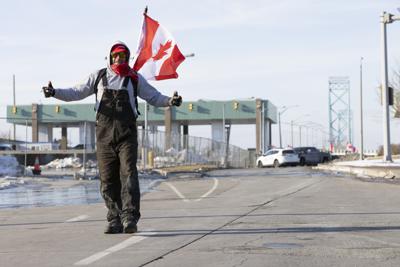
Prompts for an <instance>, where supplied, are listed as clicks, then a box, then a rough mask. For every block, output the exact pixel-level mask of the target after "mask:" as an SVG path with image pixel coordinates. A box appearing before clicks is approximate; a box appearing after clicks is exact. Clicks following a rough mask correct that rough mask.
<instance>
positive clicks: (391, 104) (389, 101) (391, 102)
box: [388, 87, 394, 106]
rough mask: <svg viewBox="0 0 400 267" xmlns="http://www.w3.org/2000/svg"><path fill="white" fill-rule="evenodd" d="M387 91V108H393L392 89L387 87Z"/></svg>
mask: <svg viewBox="0 0 400 267" xmlns="http://www.w3.org/2000/svg"><path fill="white" fill-rule="evenodd" d="M388 90H389V99H388V105H389V106H393V102H394V99H393V88H392V87H388Z"/></svg>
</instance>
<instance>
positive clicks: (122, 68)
mask: <svg viewBox="0 0 400 267" xmlns="http://www.w3.org/2000/svg"><path fill="white" fill-rule="evenodd" d="M111 69H112V70H113V71H114V72H115V73H116V74H118V75H119V76H123V77H125V76H128V75H129V74H130V73H131V67H129V64H128V63H121V64H112V65H111Z"/></svg>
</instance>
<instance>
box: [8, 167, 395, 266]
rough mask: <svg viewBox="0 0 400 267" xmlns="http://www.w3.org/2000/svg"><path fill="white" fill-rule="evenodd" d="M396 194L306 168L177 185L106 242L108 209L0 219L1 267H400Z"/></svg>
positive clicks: (160, 191)
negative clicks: (133, 229) (135, 228)
mask: <svg viewBox="0 0 400 267" xmlns="http://www.w3.org/2000/svg"><path fill="white" fill-rule="evenodd" d="M399 191H400V185H398V184H388V183H370V182H365V181H360V180H357V179H354V178H351V177H346V176H340V177H338V176H332V175H331V174H324V173H320V172H316V171H312V170H311V169H309V168H301V167H295V168H293V167H292V168H290V167H289V168H280V169H270V168H268V169H249V170H221V171H214V172H211V173H209V175H208V176H207V177H203V178H190V177H187V176H186V177H175V178H171V179H168V180H166V181H164V182H162V183H160V184H159V185H158V186H157V187H156V189H155V190H154V191H152V192H150V193H147V194H145V195H144V196H143V199H142V219H141V221H140V223H139V233H137V234H133V235H127V234H118V235H104V234H103V228H104V226H105V221H104V217H105V214H106V210H105V208H104V205H102V204H91V205H79V206H62V207H59V206H58V207H45V208H29V209H24V208H20V209H7V210H0V266H191V267H194V266H308V267H309V266H399V265H400V194H399Z"/></svg>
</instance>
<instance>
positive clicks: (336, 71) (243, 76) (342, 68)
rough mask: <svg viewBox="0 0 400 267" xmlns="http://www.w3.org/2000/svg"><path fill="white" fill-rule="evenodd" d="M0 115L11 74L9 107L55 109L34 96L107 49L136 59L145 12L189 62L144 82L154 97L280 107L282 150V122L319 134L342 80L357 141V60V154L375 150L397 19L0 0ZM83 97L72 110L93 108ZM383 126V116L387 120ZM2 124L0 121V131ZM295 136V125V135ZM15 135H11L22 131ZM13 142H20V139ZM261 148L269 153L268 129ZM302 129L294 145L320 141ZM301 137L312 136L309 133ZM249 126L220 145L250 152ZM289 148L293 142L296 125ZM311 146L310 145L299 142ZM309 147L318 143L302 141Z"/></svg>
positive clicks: (370, 8)
mask: <svg viewBox="0 0 400 267" xmlns="http://www.w3.org/2000/svg"><path fill="white" fill-rule="evenodd" d="M0 3H1V7H2V10H3V12H2V16H1V17H0V25H2V27H1V29H0V58H1V63H0V88H1V89H0V90H1V97H0V117H5V116H6V106H7V105H11V104H12V101H13V98H12V76H13V74H15V75H16V95H17V96H16V102H17V104H18V105H23V104H31V103H42V104H56V103H60V101H59V100H56V99H45V98H44V96H43V95H42V93H41V87H42V86H44V85H46V84H47V82H48V81H49V80H51V81H52V82H53V85H54V86H55V87H61V88H63V87H69V86H72V85H74V84H77V83H79V82H81V81H83V80H84V79H86V77H87V76H88V75H89V73H91V72H93V71H95V70H97V69H100V68H102V67H104V66H105V64H106V60H105V56H106V55H107V52H108V51H109V48H110V46H111V45H112V43H113V42H114V41H116V40H122V41H124V42H126V43H127V45H128V46H129V47H130V48H131V50H132V51H135V50H136V47H137V42H138V37H139V33H140V29H141V25H142V20H143V16H142V13H143V10H144V7H145V6H146V5H147V6H148V8H149V11H148V14H149V15H150V16H151V17H152V18H154V19H156V20H158V21H159V22H160V23H161V24H162V25H163V26H164V27H166V28H167V29H168V30H169V31H170V32H171V33H172V35H173V36H174V37H175V39H176V42H177V43H178V45H179V47H180V49H181V51H182V53H183V54H189V53H195V56H194V57H191V58H187V59H186V60H185V61H184V62H183V63H182V65H181V66H180V67H179V69H178V73H179V78H178V79H176V80H164V81H157V82H152V84H153V85H154V86H155V87H156V88H158V89H159V90H160V91H161V92H162V93H163V94H165V95H172V93H173V91H175V90H178V92H179V93H180V94H181V95H182V96H183V98H184V101H185V100H187V101H196V100H199V99H210V100H233V99H248V98H251V97H255V98H263V99H268V100H270V101H271V102H272V103H273V104H274V105H275V106H277V107H278V108H280V110H282V109H283V107H284V106H286V107H291V108H289V109H288V110H286V111H285V112H284V113H282V117H281V120H282V143H283V145H284V146H286V145H288V144H290V143H291V128H290V121H291V120H295V121H297V122H298V123H300V124H301V123H303V124H308V125H310V124H311V123H310V122H312V123H318V124H321V125H323V126H324V127H325V131H328V124H329V115H328V111H329V108H328V93H329V92H328V80H329V77H331V76H348V77H349V79H350V84H351V89H350V90H351V93H350V94H351V101H350V102H351V108H352V109H353V115H354V121H353V133H354V135H353V137H354V144H355V146H356V147H358V144H359V132H360V127H359V124H360V119H359V118H360V113H359V102H360V101H359V87H360V82H359V79H360V78H359V71H360V58H361V57H363V58H364V60H363V94H364V100H363V103H364V114H363V115H364V147H365V148H366V149H376V148H377V147H378V146H379V145H381V144H382V143H383V124H382V107H381V106H380V102H379V97H378V91H377V87H378V86H379V84H380V79H381V78H380V77H381V76H380V75H381V68H380V67H381V66H380V61H381V50H380V44H381V43H380V42H381V32H380V31H381V28H380V27H381V26H380V23H379V21H380V15H381V13H382V12H383V11H387V12H390V13H393V14H397V13H399V11H397V8H398V7H400V4H399V2H398V1H394V0H393V1H392V0H379V1H377V0H346V1H345V0H337V1H322V0H319V1H317V0H281V1H270V0H253V1H250V0H247V1H244V0H243V1H238V0H220V1H217V0H215V1H210V0H205V1H183V0H182V1H178V0H169V1H160V0H158V1H155V0H154V1H123V0H114V1H112V2H111V1H103V0H85V1H77V0H76V1H75V0H70V1H61V0H52V1H50V0H48V1H47V0H35V1H21V0H14V1H4V0H0ZM399 44H400V23H399V22H394V23H393V24H390V25H388V58H389V70H390V72H389V78H391V71H392V70H395V69H396V68H397V69H398V68H400V45H399ZM93 101H94V97H88V98H87V99H84V100H81V102H80V103H93ZM392 117H393V116H392ZM9 129H11V126H10V125H9V124H6V123H4V121H3V120H0V132H2V131H3V132H8V131H9ZM303 129H304V128H303ZM399 131H400V119H395V118H392V119H391V141H392V143H400V132H399ZM22 132H23V131H22ZM22 132H21V133H20V134H19V136H20V135H22V134H24V133H22ZM272 132H273V135H272V143H273V144H274V145H279V138H278V127H277V125H276V124H274V125H273V126H272ZM307 132H308V134H307V133H306V130H305V129H304V130H303V132H302V135H303V136H302V140H303V141H302V142H303V145H304V142H306V139H309V141H310V140H313V139H321V141H319V146H320V145H321V142H322V139H323V137H322V136H321V137H318V133H317V132H316V131H313V130H311V129H309V130H307ZM311 133H312V134H311ZM190 134H191V135H197V136H204V137H210V136H211V129H210V127H193V128H191V130H190ZM249 134H250V136H251V135H254V137H255V127H248V126H232V132H231V135H232V136H231V143H232V144H234V145H237V146H240V147H243V148H248V147H255V138H244V136H248V135H249ZM294 135H295V137H294V138H295V140H294V143H295V145H296V143H297V144H298V143H299V139H300V137H299V135H300V133H299V131H298V127H295V129H294ZM310 142H311V141H310ZM314 143H317V145H318V141H316V140H314Z"/></svg>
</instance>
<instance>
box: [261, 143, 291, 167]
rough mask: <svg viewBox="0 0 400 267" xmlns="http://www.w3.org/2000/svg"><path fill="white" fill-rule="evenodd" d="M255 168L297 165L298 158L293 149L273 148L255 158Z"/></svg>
mask: <svg viewBox="0 0 400 267" xmlns="http://www.w3.org/2000/svg"><path fill="white" fill-rule="evenodd" d="M256 164H257V167H259V168H262V167H267V166H273V167H275V168H278V167H279V166H284V165H292V166H296V165H298V164H299V156H298V155H297V153H296V152H294V150H293V149H290V148H274V149H271V150H268V151H267V152H266V153H265V154H263V155H262V156H260V157H258V158H257V161H256Z"/></svg>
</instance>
